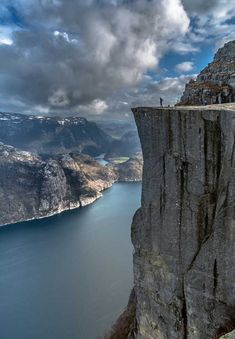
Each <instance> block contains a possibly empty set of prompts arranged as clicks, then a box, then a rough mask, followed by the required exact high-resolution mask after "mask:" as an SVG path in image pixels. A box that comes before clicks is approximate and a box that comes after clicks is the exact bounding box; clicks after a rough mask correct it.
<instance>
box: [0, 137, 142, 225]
mask: <svg viewBox="0 0 235 339" xmlns="http://www.w3.org/2000/svg"><path fill="white" fill-rule="evenodd" d="M142 164H143V160H142V157H141V156H139V157H135V158H131V159H130V160H129V161H127V162H126V163H123V164H120V165H115V166H114V165H108V166H102V165H100V164H99V163H98V162H97V161H95V160H94V159H93V158H92V157H90V156H88V155H84V154H80V153H77V152H71V153H66V154H62V155H60V154H57V155H53V156H39V155H36V154H34V153H30V152H26V151H22V150H19V149H16V148H14V147H13V146H7V145H4V144H2V143H0V212H1V213H0V226H1V225H5V224H10V223H15V222H19V221H24V220H30V219H37V218H43V217H47V216H51V215H54V214H57V213H60V212H62V211H65V210H69V209H73V208H77V207H80V206H86V205H88V204H91V203H92V202H94V201H95V200H96V199H98V198H100V197H101V196H102V193H101V192H102V191H103V190H104V189H106V188H109V187H111V186H112V184H113V183H114V182H116V181H140V180H141V179H142Z"/></svg>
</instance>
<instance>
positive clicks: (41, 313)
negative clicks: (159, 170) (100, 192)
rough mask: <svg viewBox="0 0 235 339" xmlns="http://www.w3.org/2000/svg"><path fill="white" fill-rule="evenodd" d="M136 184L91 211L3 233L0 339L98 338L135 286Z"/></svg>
mask: <svg viewBox="0 0 235 339" xmlns="http://www.w3.org/2000/svg"><path fill="white" fill-rule="evenodd" d="M140 189H141V185H140V184H138V183H118V184H115V185H114V186H113V187H112V188H111V189H109V190H107V191H106V192H105V193H104V196H103V198H101V199H99V200H98V201H96V202H95V203H94V204H92V205H90V206H87V207H84V208H81V209H78V210H74V211H69V212H66V213H63V214H61V215H59V216H55V217H51V218H47V219H42V220H37V221H30V222H24V223H19V224H16V225H11V226H6V227H3V228H1V229H0V339H94V338H97V337H98V336H99V335H100V336H102V334H103V333H104V331H105V330H106V329H108V328H109V327H110V326H111V324H112V323H113V321H114V320H115V319H116V318H117V316H118V315H119V314H120V312H121V311H122V310H123V308H124V307H125V306H126V303H127V300H128V296H129V293H130V290H131V287H132V276H133V274H132V251H133V249H132V244H131V241H130V225H131V220H132V216H133V214H134V212H135V210H136V209H137V208H138V206H139V205H140Z"/></svg>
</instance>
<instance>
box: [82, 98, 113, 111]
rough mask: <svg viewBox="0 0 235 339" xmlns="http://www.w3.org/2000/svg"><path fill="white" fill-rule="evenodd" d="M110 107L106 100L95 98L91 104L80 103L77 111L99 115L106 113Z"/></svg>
mask: <svg viewBox="0 0 235 339" xmlns="http://www.w3.org/2000/svg"><path fill="white" fill-rule="evenodd" d="M107 108H108V105H107V103H106V101H104V100H101V99H94V100H93V101H92V102H91V103H90V104H87V105H78V106H77V108H76V111H77V112H78V113H80V114H90V115H99V114H102V113H104V112H105V111H106V110H107Z"/></svg>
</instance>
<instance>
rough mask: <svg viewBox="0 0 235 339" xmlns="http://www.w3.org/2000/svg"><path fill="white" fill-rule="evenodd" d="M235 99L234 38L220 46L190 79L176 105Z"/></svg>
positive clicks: (231, 100) (214, 102)
mask: <svg viewBox="0 0 235 339" xmlns="http://www.w3.org/2000/svg"><path fill="white" fill-rule="evenodd" d="M234 101H235V40H233V41H230V42H228V43H226V44H225V45H224V47H223V48H220V49H219V50H218V52H217V53H216V54H215V57H214V60H213V62H212V63H210V64H209V65H208V66H207V67H206V68H204V69H203V70H202V71H201V72H200V73H199V75H198V76H197V78H196V80H190V82H189V83H188V84H187V85H186V88H185V91H184V93H183V95H182V97H181V99H180V102H179V103H178V104H177V106H181V105H206V104H220V103H226V102H227V103H229V102H234Z"/></svg>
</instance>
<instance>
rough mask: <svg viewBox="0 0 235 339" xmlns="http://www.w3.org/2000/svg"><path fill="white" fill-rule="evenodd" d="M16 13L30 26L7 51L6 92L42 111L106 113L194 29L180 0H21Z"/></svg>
mask: <svg viewBox="0 0 235 339" xmlns="http://www.w3.org/2000/svg"><path fill="white" fill-rule="evenodd" d="M14 8H15V11H16V13H20V15H21V16H22V17H23V18H24V23H25V27H23V28H21V29H17V30H14V27H13V33H12V40H13V44H12V45H6V44H1V45H0V71H1V74H2V76H1V79H0V84H1V88H2V93H4V94H5V95H8V94H10V95H11V97H13V98H14V100H18V101H20V100H21V101H22V102H23V103H24V104H25V105H26V106H28V107H30V106H31V107H35V106H37V107H41V108H42V110H43V109H45V108H46V107H49V108H50V109H52V110H53V109H63V110H65V109H69V108H78V109H79V108H83V109H84V107H85V105H87V107H89V108H90V109H94V110H97V112H98V113H100V112H101V110H102V108H103V109H106V108H107V104H106V100H107V97H108V96H109V95H111V94H112V93H113V92H115V91H116V90H119V89H120V88H122V89H123V90H125V88H129V87H131V86H135V85H136V84H137V83H139V82H140V81H141V80H142V77H143V75H144V73H145V72H146V71H147V70H149V69H153V68H156V67H157V66H158V61H159V59H160V57H161V56H162V55H163V53H164V52H165V51H166V50H167V49H168V48H169V46H168V43H169V41H171V40H172V39H174V38H176V37H177V36H179V35H183V34H185V32H186V31H187V29H188V24H189V20H188V18H187V15H186V13H185V12H184V10H183V7H182V6H181V4H180V2H179V1H178V0H161V1H159V0H152V1H148V0H141V1H140V0H136V1H86V2H84V1H76V2H75V1H71V0H66V1H65V0H64V1H61V0H50V1H49V0H42V1H26V0H21V1H18V2H17V1H16V2H14ZM179 17H180V20H179Z"/></svg>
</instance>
